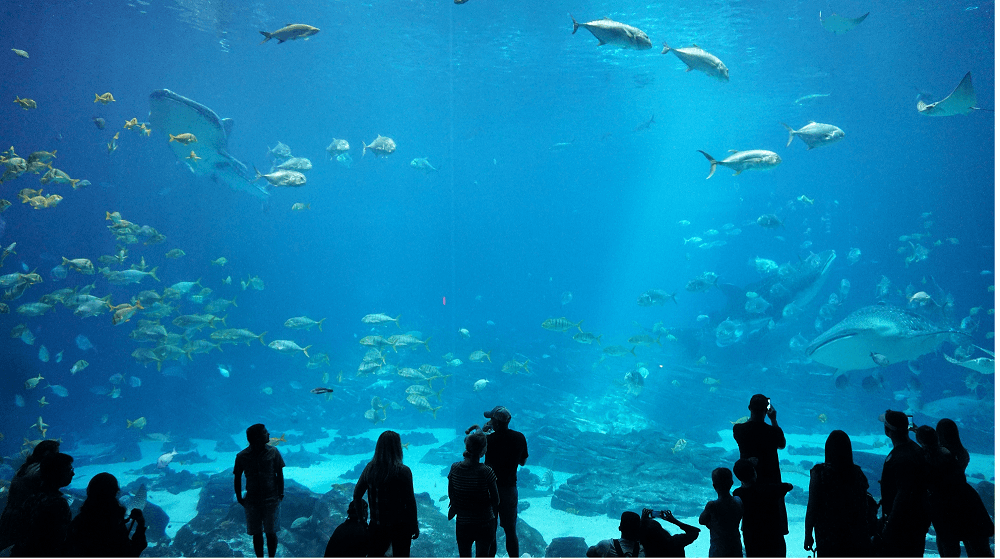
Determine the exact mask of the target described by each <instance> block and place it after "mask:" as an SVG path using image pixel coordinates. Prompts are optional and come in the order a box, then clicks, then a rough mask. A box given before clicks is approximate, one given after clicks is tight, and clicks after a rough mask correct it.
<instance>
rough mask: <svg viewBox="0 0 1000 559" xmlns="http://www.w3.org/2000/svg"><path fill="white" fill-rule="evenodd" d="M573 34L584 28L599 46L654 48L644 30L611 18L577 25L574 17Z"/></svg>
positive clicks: (637, 48)
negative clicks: (595, 39)
mask: <svg viewBox="0 0 1000 559" xmlns="http://www.w3.org/2000/svg"><path fill="white" fill-rule="evenodd" d="M569 17H570V19H572V20H573V33H576V31H577V30H578V29H580V28H581V27H583V28H584V29H586V30H587V31H590V32H591V33H592V34H593V35H594V37H597V40H598V41H599V42H598V43H597V46H602V45H618V46H619V47H621V48H623V49H635V50H646V49H651V48H653V42H652V41H650V40H649V36H648V35H646V34H645V33H644V32H643V31H642V30H640V29H637V28H635V27H632V26H631V25H626V24H624V23H620V22H617V21H614V20H612V19H611V18H608V17H606V18H604V19H595V20H594V21H589V22H587V23H577V21H576V19H575V18H574V17H573V16H569Z"/></svg>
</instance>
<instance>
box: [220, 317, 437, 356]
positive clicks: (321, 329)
mask: <svg viewBox="0 0 1000 559" xmlns="http://www.w3.org/2000/svg"><path fill="white" fill-rule="evenodd" d="M227 316H228V315H227ZM324 320H326V319H325V318H321V319H319V322H317V323H316V327H317V328H319V331H320V332H322V331H323V321H324ZM428 351H430V350H428Z"/></svg>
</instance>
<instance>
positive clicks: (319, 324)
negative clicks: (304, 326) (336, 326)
mask: <svg viewBox="0 0 1000 559" xmlns="http://www.w3.org/2000/svg"><path fill="white" fill-rule="evenodd" d="M324 320H326V319H325V318H321V319H319V322H317V323H316V327H317V328H319V331H320V332H322V331H323V321H324Z"/></svg>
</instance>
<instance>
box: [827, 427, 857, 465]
mask: <svg viewBox="0 0 1000 559" xmlns="http://www.w3.org/2000/svg"><path fill="white" fill-rule="evenodd" d="M826 463H827V464H833V465H834V466H851V465H853V464H854V451H853V449H852V448H851V438H850V437H848V436H847V433H845V432H843V431H841V430H840V429H837V430H835V431H831V432H830V436H828V437H827V438H826Z"/></svg>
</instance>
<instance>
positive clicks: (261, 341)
mask: <svg viewBox="0 0 1000 559" xmlns="http://www.w3.org/2000/svg"><path fill="white" fill-rule="evenodd" d="M264 334H267V332H261V334H260V335H259V336H257V339H258V340H260V345H263V346H266V345H267V344H265V343H264ZM247 345H250V340H247Z"/></svg>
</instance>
